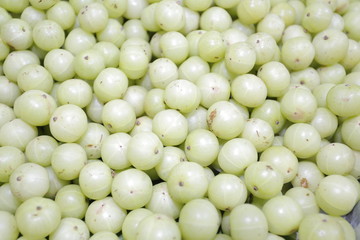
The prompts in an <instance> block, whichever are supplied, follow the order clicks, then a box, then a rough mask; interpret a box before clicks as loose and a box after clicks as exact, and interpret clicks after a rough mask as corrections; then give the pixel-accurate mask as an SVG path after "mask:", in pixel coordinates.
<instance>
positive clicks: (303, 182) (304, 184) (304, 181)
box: [300, 178, 309, 188]
mask: <svg viewBox="0 0 360 240" xmlns="http://www.w3.org/2000/svg"><path fill="white" fill-rule="evenodd" d="M300 185H301V186H302V187H303V188H308V187H309V183H308V181H307V179H306V178H302V179H301V180H300Z"/></svg>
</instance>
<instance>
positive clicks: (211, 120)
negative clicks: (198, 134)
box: [207, 109, 217, 127]
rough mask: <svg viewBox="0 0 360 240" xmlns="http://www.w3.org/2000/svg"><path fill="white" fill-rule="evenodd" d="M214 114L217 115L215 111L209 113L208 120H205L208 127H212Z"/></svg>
mask: <svg viewBox="0 0 360 240" xmlns="http://www.w3.org/2000/svg"><path fill="white" fill-rule="evenodd" d="M216 113H217V111H216V109H215V110H213V111H212V112H211V113H210V115H209V118H208V119H207V123H208V125H209V127H210V126H211V125H212V123H213V121H214V119H215V118H216Z"/></svg>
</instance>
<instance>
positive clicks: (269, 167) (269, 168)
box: [266, 165, 274, 170]
mask: <svg viewBox="0 0 360 240" xmlns="http://www.w3.org/2000/svg"><path fill="white" fill-rule="evenodd" d="M266 169H268V170H274V169H273V168H272V167H271V166H270V165H266Z"/></svg>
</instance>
